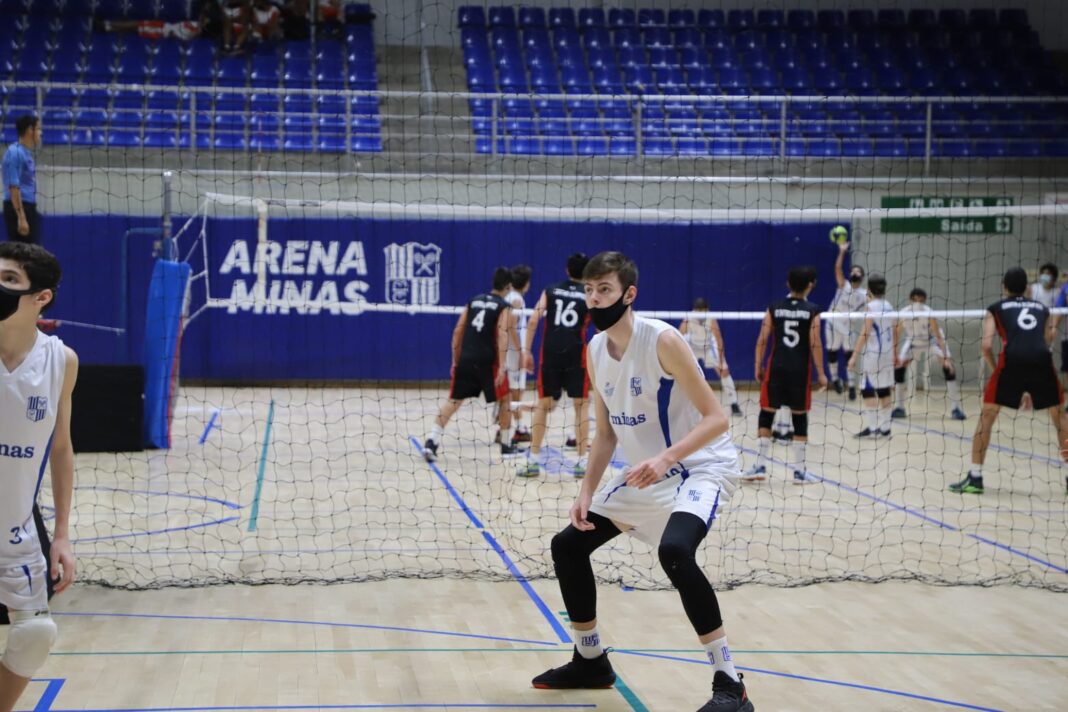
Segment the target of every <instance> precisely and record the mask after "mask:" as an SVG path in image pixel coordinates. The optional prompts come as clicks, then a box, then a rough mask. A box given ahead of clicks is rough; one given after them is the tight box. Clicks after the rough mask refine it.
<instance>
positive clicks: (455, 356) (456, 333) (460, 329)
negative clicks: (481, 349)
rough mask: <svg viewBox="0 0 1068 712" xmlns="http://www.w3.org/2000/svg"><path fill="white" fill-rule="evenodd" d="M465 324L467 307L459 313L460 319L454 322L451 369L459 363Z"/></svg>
mask: <svg viewBox="0 0 1068 712" xmlns="http://www.w3.org/2000/svg"><path fill="white" fill-rule="evenodd" d="M466 323H467V307H464V310H463V311H462V312H460V318H459V319H457V320H456V326H455V327H453V330H452V368H453V369H455V368H456V364H458V363H460V346H461V345H462V344H463V341H464V324H466Z"/></svg>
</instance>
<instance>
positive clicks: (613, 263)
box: [582, 252, 638, 292]
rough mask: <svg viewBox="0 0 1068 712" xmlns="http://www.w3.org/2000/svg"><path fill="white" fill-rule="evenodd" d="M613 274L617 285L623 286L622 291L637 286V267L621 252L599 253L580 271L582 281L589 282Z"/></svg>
mask: <svg viewBox="0 0 1068 712" xmlns="http://www.w3.org/2000/svg"><path fill="white" fill-rule="evenodd" d="M613 273H614V274H615V275H616V276H617V277H618V278H619V283H620V284H621V285H623V291H624V292H625V291H627V288H628V287H631V286H633V285H636V284H638V266H637V265H635V264H634V262H633V261H632V260H631V259H630V258H629V257H627V256H626V255H624V254H623V253H622V252H599V253H597V254H596V255H594V256H593V259H591V260H590V261H589V263H588V264H587V265H586V269H584V270H582V279H583V280H585V281H587V282H591V281H593V280H595V279H600V278H601V277H607V276H608V275H610V274H613Z"/></svg>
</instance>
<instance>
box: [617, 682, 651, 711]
mask: <svg viewBox="0 0 1068 712" xmlns="http://www.w3.org/2000/svg"><path fill="white" fill-rule="evenodd" d="M615 688H616V691H617V692H619V694H621V695H623V699H624V700H626V701H627V704H628V705H630V708H631V709H632V710H634V712H649V708H648V707H646V706H645V703H643V702H642V701H641V700H639V699H638V696H637V695H635V694H634V691H633V690H632V689H630V688H629V687H627V683H625V682H623V678H622V677H620V676H619V675H618V674H617V675H616V684H615Z"/></svg>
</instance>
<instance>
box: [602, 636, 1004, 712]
mask: <svg viewBox="0 0 1068 712" xmlns="http://www.w3.org/2000/svg"><path fill="white" fill-rule="evenodd" d="M616 652H617V653H622V654H624V655H635V656H637V657H642V658H658V659H660V660H671V661H675V662H683V663H691V664H693V665H709V664H710V663H709V662H708V660H694V659H692V658H680V657H678V656H675V655H661V654H658V653H639V652H634V651H630V650H619V649H616ZM735 667H736V668H737V669H738V670H741V671H742V672H752V673H757V674H761V675H772V676H774V677H785V678H789V679H791V680H800V681H802V682H816V683H819V684H821V685H833V686H835V687H848V688H852V689H854V690H864V691H866V692H878V693H880V694H883V695H894V696H895V697H906V698H908V699H912V700H921V701H923V702H933V703H935V704H939V705H946V706H947V707H957V708H959V709H965V710H979V711H980V712H1004V710H1000V709H998V708H996V707H979V706H977V705H972V704H968V703H967V702H957V701H955V700H946V699H943V698H941V697H930V696H928V695H918V694H916V693H913V692H904V691H902V690H891V689H889V688H886V687H876V686H874V685H862V684H860V683H857V682H845V681H842V680H830V679H827V678H823V677H812V676H810V675H795V674H793V673H788V672H779V671H778V670H765V669H763V668H754V667H743V666H740V665H738V666H735Z"/></svg>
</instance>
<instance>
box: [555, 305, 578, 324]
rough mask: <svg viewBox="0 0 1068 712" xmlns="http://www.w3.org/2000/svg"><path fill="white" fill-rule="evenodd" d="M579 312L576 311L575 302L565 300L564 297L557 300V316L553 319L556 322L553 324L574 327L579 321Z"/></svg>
mask: <svg viewBox="0 0 1068 712" xmlns="http://www.w3.org/2000/svg"><path fill="white" fill-rule="evenodd" d="M578 319H579V317H578V312H577V311H575V303H574V302H566V303H565V302H564V300H563V299H557V300H556V318H554V319H553V321H554V322H556V323H555V324H553V326H563V327H565V328H568V329H570V328H572V327H573V326H575V324H577V323H578Z"/></svg>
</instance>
